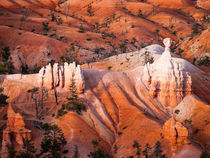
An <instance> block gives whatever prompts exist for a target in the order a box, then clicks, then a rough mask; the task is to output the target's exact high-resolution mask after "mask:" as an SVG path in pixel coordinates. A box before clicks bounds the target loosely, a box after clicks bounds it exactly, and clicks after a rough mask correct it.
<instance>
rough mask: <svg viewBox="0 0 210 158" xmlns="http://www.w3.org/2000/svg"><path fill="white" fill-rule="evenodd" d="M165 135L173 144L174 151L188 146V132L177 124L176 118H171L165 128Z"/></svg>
mask: <svg viewBox="0 0 210 158" xmlns="http://www.w3.org/2000/svg"><path fill="white" fill-rule="evenodd" d="M163 135H164V138H165V139H167V140H168V141H169V142H170V143H171V147H172V150H176V149H177V148H178V147H180V146H182V145H185V144H188V143H189V141H188V139H187V137H188V130H187V128H185V127H184V126H183V125H182V124H181V123H180V122H176V121H175V120H174V118H170V119H169V120H168V121H166V123H165V124H164V126H163Z"/></svg>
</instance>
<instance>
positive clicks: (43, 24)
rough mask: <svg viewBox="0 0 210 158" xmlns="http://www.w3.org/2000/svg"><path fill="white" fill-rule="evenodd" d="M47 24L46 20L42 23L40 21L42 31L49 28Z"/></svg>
mask: <svg viewBox="0 0 210 158" xmlns="http://www.w3.org/2000/svg"><path fill="white" fill-rule="evenodd" d="M48 25H49V23H48V22H46V23H45V22H43V23H42V30H43V31H46V32H47V31H49V29H50V28H49V26H48Z"/></svg>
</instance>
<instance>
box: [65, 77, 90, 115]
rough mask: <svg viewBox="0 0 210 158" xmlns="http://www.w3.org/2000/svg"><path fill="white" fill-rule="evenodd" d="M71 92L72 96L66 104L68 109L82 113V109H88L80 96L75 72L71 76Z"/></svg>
mask: <svg viewBox="0 0 210 158" xmlns="http://www.w3.org/2000/svg"><path fill="white" fill-rule="evenodd" d="M70 93H71V94H70V96H69V97H68V98H67V100H68V102H67V104H66V109H67V110H69V111H74V112H76V113H77V114H79V115H81V114H82V111H86V106H85V105H84V102H83V101H82V100H80V99H79V98H78V93H77V87H76V82H75V79H74V74H72V78H71V85H70Z"/></svg>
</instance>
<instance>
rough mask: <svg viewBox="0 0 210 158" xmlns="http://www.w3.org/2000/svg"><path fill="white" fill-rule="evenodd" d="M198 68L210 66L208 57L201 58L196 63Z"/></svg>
mask: <svg viewBox="0 0 210 158" xmlns="http://www.w3.org/2000/svg"><path fill="white" fill-rule="evenodd" d="M197 64H198V65H199V66H210V58H209V57H208V56H205V57H202V58H200V59H199V60H198V61H197Z"/></svg>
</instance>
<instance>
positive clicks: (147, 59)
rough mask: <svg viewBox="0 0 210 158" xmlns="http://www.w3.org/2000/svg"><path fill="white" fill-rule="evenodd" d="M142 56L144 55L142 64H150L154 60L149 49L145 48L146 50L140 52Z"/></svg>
mask: <svg viewBox="0 0 210 158" xmlns="http://www.w3.org/2000/svg"><path fill="white" fill-rule="evenodd" d="M142 56H144V64H147V63H148V62H149V63H150V64H152V63H153V62H154V57H153V56H151V52H149V51H147V50H146V51H145V52H144V53H143V54H142Z"/></svg>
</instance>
